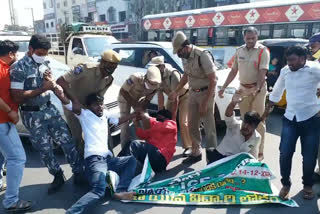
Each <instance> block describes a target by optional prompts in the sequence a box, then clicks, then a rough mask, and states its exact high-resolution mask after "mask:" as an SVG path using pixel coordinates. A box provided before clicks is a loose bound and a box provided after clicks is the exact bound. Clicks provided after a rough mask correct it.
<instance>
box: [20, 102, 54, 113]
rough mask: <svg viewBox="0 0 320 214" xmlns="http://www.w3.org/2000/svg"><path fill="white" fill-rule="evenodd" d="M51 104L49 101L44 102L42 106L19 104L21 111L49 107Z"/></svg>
mask: <svg viewBox="0 0 320 214" xmlns="http://www.w3.org/2000/svg"><path fill="white" fill-rule="evenodd" d="M50 105H51V101H48V102H46V103H45V104H43V105H42V106H20V110H21V111H40V110H42V109H43V107H45V108H46V107H49V106H50Z"/></svg>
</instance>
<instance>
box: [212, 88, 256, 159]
mask: <svg viewBox="0 0 320 214" xmlns="http://www.w3.org/2000/svg"><path fill="white" fill-rule="evenodd" d="M241 101H242V96H241V91H240V90H239V91H237V92H236V93H235V94H234V95H233V97H232V101H231V103H230V104H229V105H228V107H227V109H226V112H225V121H226V125H227V130H226V135H225V136H224V138H223V139H222V141H221V143H220V144H219V145H218V147H217V148H216V149H213V150H210V151H209V152H208V153H207V163H208V164H210V163H212V162H214V161H217V160H220V159H222V158H225V157H227V156H230V155H234V154H237V153H240V152H248V153H250V154H252V155H253V156H254V157H255V158H258V152H259V144H260V141H261V136H260V134H259V133H258V132H257V130H256V128H257V127H258V125H259V123H260V122H261V118H260V115H259V114H258V113H257V112H255V111H249V112H247V113H245V115H244V121H243V122H241V121H240V120H237V119H235V118H234V114H233V110H234V108H235V106H236V105H237V104H238V103H240V102H241Z"/></svg>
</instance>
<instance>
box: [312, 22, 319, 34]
mask: <svg viewBox="0 0 320 214" xmlns="http://www.w3.org/2000/svg"><path fill="white" fill-rule="evenodd" d="M319 32H320V23H313V26H312V35H313V34H315V33H319Z"/></svg>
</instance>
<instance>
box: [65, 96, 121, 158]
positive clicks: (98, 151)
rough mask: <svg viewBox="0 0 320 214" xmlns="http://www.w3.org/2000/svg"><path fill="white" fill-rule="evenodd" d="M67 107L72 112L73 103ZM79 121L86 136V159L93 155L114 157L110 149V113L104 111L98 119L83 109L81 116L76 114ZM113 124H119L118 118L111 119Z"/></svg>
mask: <svg viewBox="0 0 320 214" xmlns="http://www.w3.org/2000/svg"><path fill="white" fill-rule="evenodd" d="M65 107H66V108H67V109H68V110H70V111H72V102H71V101H70V103H69V104H67V105H65ZM75 116H76V117H77V118H78V119H79V121H80V124H81V127H82V132H83V135H84V142H85V147H84V158H87V157H89V156H92V155H99V156H103V157H107V156H108V155H111V156H112V153H111V152H110V150H109V148H108V116H109V115H108V111H107V110H104V111H103V116H102V117H98V116H97V115H95V114H94V113H93V112H92V111H90V110H88V109H81V113H80V115H77V114H75ZM109 121H110V122H111V123H113V124H117V123H118V122H119V120H118V118H110V120H109Z"/></svg>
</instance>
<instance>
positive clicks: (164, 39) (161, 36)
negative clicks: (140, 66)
mask: <svg viewBox="0 0 320 214" xmlns="http://www.w3.org/2000/svg"><path fill="white" fill-rule="evenodd" d="M159 41H166V32H165V31H160V38H159Z"/></svg>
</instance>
